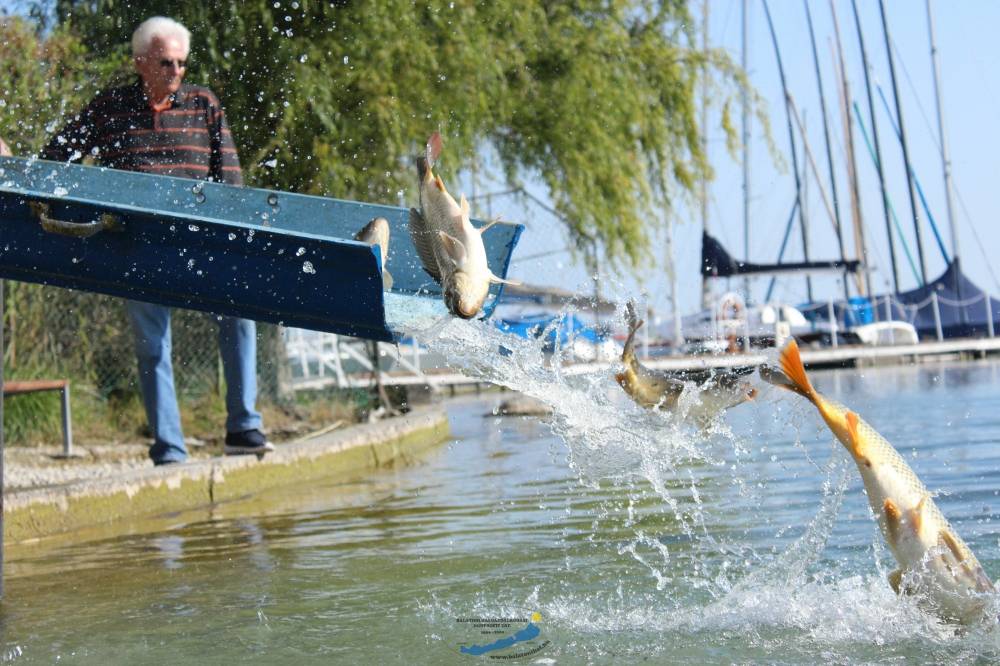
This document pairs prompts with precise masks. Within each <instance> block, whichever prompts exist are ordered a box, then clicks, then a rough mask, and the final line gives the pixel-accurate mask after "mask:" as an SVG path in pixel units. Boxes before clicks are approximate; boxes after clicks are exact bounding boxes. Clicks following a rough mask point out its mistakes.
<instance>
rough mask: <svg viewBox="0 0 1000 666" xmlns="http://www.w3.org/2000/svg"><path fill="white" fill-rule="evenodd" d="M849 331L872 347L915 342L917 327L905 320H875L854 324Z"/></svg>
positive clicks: (913, 343)
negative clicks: (868, 322) (870, 322)
mask: <svg viewBox="0 0 1000 666" xmlns="http://www.w3.org/2000/svg"><path fill="white" fill-rule="evenodd" d="M851 331H852V332H853V333H854V334H855V335H857V336H858V337H859V338H861V342H863V343H864V344H866V345H870V346H872V347H882V346H890V345H915V344H917V340H918V337H917V329H916V328H914V327H913V324H908V323H907V322H905V321H877V322H874V323H872V324H863V325H861V326H855V327H854V328H852V329H851Z"/></svg>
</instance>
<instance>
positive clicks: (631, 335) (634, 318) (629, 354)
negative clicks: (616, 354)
mask: <svg viewBox="0 0 1000 666" xmlns="http://www.w3.org/2000/svg"><path fill="white" fill-rule="evenodd" d="M625 320H626V321H627V322H628V338H626V339H625V346H624V347H623V348H622V362H623V363H631V362H633V361H634V360H635V334H636V332H637V331H638V330H639V329H640V328H642V325H643V324H644V323H645V322H643V321H642V320H641V319H639V316H638V315H637V314H636V312H635V303H633V302H632V301H631V300H630V301H627V302H626V303H625Z"/></svg>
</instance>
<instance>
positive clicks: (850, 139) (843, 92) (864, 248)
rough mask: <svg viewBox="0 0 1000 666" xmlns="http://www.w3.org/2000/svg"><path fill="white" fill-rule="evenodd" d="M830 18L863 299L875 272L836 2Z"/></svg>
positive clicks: (831, 7) (867, 292) (870, 288)
mask: <svg viewBox="0 0 1000 666" xmlns="http://www.w3.org/2000/svg"><path fill="white" fill-rule="evenodd" d="M830 14H831V16H832V17H833V33H834V35H835V37H836V42H837V60H836V61H835V62H836V63H837V64H838V65H839V66H837V67H836V69H837V75H838V80H839V82H840V89H839V93H840V95H839V96H840V113H841V116H842V117H841V122H842V123H843V124H844V135H845V136H846V138H847V176H848V180H849V181H850V183H851V218H852V221H853V223H854V249H855V251H856V252H857V254H858V258H859V259H861V261H862V262H863V263H864V267H865V288H864V292H863V293H862V295H864V296H869V295H871V293H872V269H871V264H870V263H869V261H868V245H867V243H866V241H865V232H864V222H863V221H862V219H861V190H860V188H859V187H858V163H857V161H856V159H855V155H854V120H853V119H852V117H851V111H850V109H849V108H848V106H849V105H850V100H851V89H850V87H849V86H848V84H847V70H846V67H845V66H844V48H843V45H842V44H841V41H840V24H839V23H838V21H837V10H836V9H835V8H834V4H833V0H830Z"/></svg>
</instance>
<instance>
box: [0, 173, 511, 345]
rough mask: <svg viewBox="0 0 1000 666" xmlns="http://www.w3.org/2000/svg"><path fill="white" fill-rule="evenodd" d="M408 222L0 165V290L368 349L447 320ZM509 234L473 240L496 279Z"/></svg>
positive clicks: (218, 191)
mask: <svg viewBox="0 0 1000 666" xmlns="http://www.w3.org/2000/svg"><path fill="white" fill-rule="evenodd" d="M374 218H384V220H385V222H386V223H387V225H388V228H389V229H391V230H392V231H393V232H395V238H396V240H395V241H394V243H393V252H392V257H391V263H392V267H391V271H392V289H391V291H384V289H383V287H384V286H385V285H384V284H383V269H384V268H385V266H383V265H382V263H383V258H384V257H388V254H383V252H382V251H380V249H379V248H377V247H376V245H377V244H378V243H376V244H375V245H373V244H370V243H371V239H369V241H368V242H362V241H358V240H354V238H355V234H357V233H358V232H359V230H360V229H362V227H364V226H365V225H366V224H367V223H369V222H370V221H371V220H373V219H374ZM407 221H408V211H407V210H406V209H405V208H397V207H393V206H382V205H377V204H367V203H359V202H355V201H342V200H337V199H330V198H326V197H316V196H308V195H302V194H292V193H288V192H277V191H273V190H263V189H256V188H249V187H234V186H231V185H224V184H221V183H211V182H206V181H200V180H189V179H183V178H172V177H169V176H157V175H152V174H145V173H137V172H128V171H117V170H114V169H107V168H101V167H92V166H79V165H75V164H62V163H56V162H47V161H44V160H35V159H24V158H16V157H3V158H0V277H3V278H8V279H14V280H22V281H26V282H37V283H41V284H49V285H54V286H59V287H67V288H71V289H79V290H83V291H92V292H96V293H102V294H109V295H112V296H121V297H125V298H132V299H135V300H140V301H146V302H150V303H158V304H162V305H169V306H175V307H182V308H189V309H194V310H203V311H207V312H212V313H215V314H223V315H231V316H237V317H246V318H248V319H254V320H257V321H265V322H272V323H276V324H283V325H285V326H295V327H300V328H308V329H313V330H318V331H327V332H331V333H340V334H345V335H352V336H356V337H362V338H368V339H373V340H383V341H392V340H395V339H398V338H399V337H400V336H401V333H400V332H399V331H400V327H401V325H402V324H403V323H404V321H405V319H406V318H407V317H408V316H410V315H411V314H412V313H413V312H418V313H421V314H433V315H435V316H444V315H446V314H447V312H446V310H445V308H444V306H443V305H442V304H441V299H440V296H439V294H440V293H441V289H440V287H439V286H438V284H437V283H435V282H434V281H432V280H430V279H428V278H427V276H426V274H425V273H424V270H423V267H422V264H421V262H420V258H419V256H418V254H417V250H416V248H415V247H414V246H413V244H412V243H411V242H410V237H409V234H407V233H403V230H404V229H405V227H406V225H407ZM522 229H523V227H522V226H521V225H515V224H507V223H498V224H495V225H494V226H493V228H492V229H491V231H490V232H489V233H488V234H486V236H485V237H484V238H483V243H484V252H485V254H486V257H487V261H488V262H489V264H490V265H491V266H493V267H494V270H496V271H497V272H498V274H499V275H501V276H505V275H506V272H507V268H508V266H509V264H510V257H511V253H512V252H513V249H514V246H515V245H516V244H517V240H518V237H519V236H520V233H521V231H522ZM372 231H374V230H372ZM375 240H377V238H376V239H375ZM386 249H387V248H386ZM499 294H500V287H498V286H494V287H492V288H491V290H490V291H489V293H488V294H487V295H486V296H485V302H484V304H483V307H482V311H483V312H484V313H485V314H486V315H489V314H490V313H491V312H492V309H493V307H494V306H495V305H496V302H497V299H498V298H499Z"/></svg>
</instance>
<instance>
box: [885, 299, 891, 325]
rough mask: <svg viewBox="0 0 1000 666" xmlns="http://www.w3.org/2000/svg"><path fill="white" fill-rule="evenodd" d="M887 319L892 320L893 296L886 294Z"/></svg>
mask: <svg viewBox="0 0 1000 666" xmlns="http://www.w3.org/2000/svg"><path fill="white" fill-rule="evenodd" d="M885 320H886V321H892V296H890V295H889V294H886V295H885Z"/></svg>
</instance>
